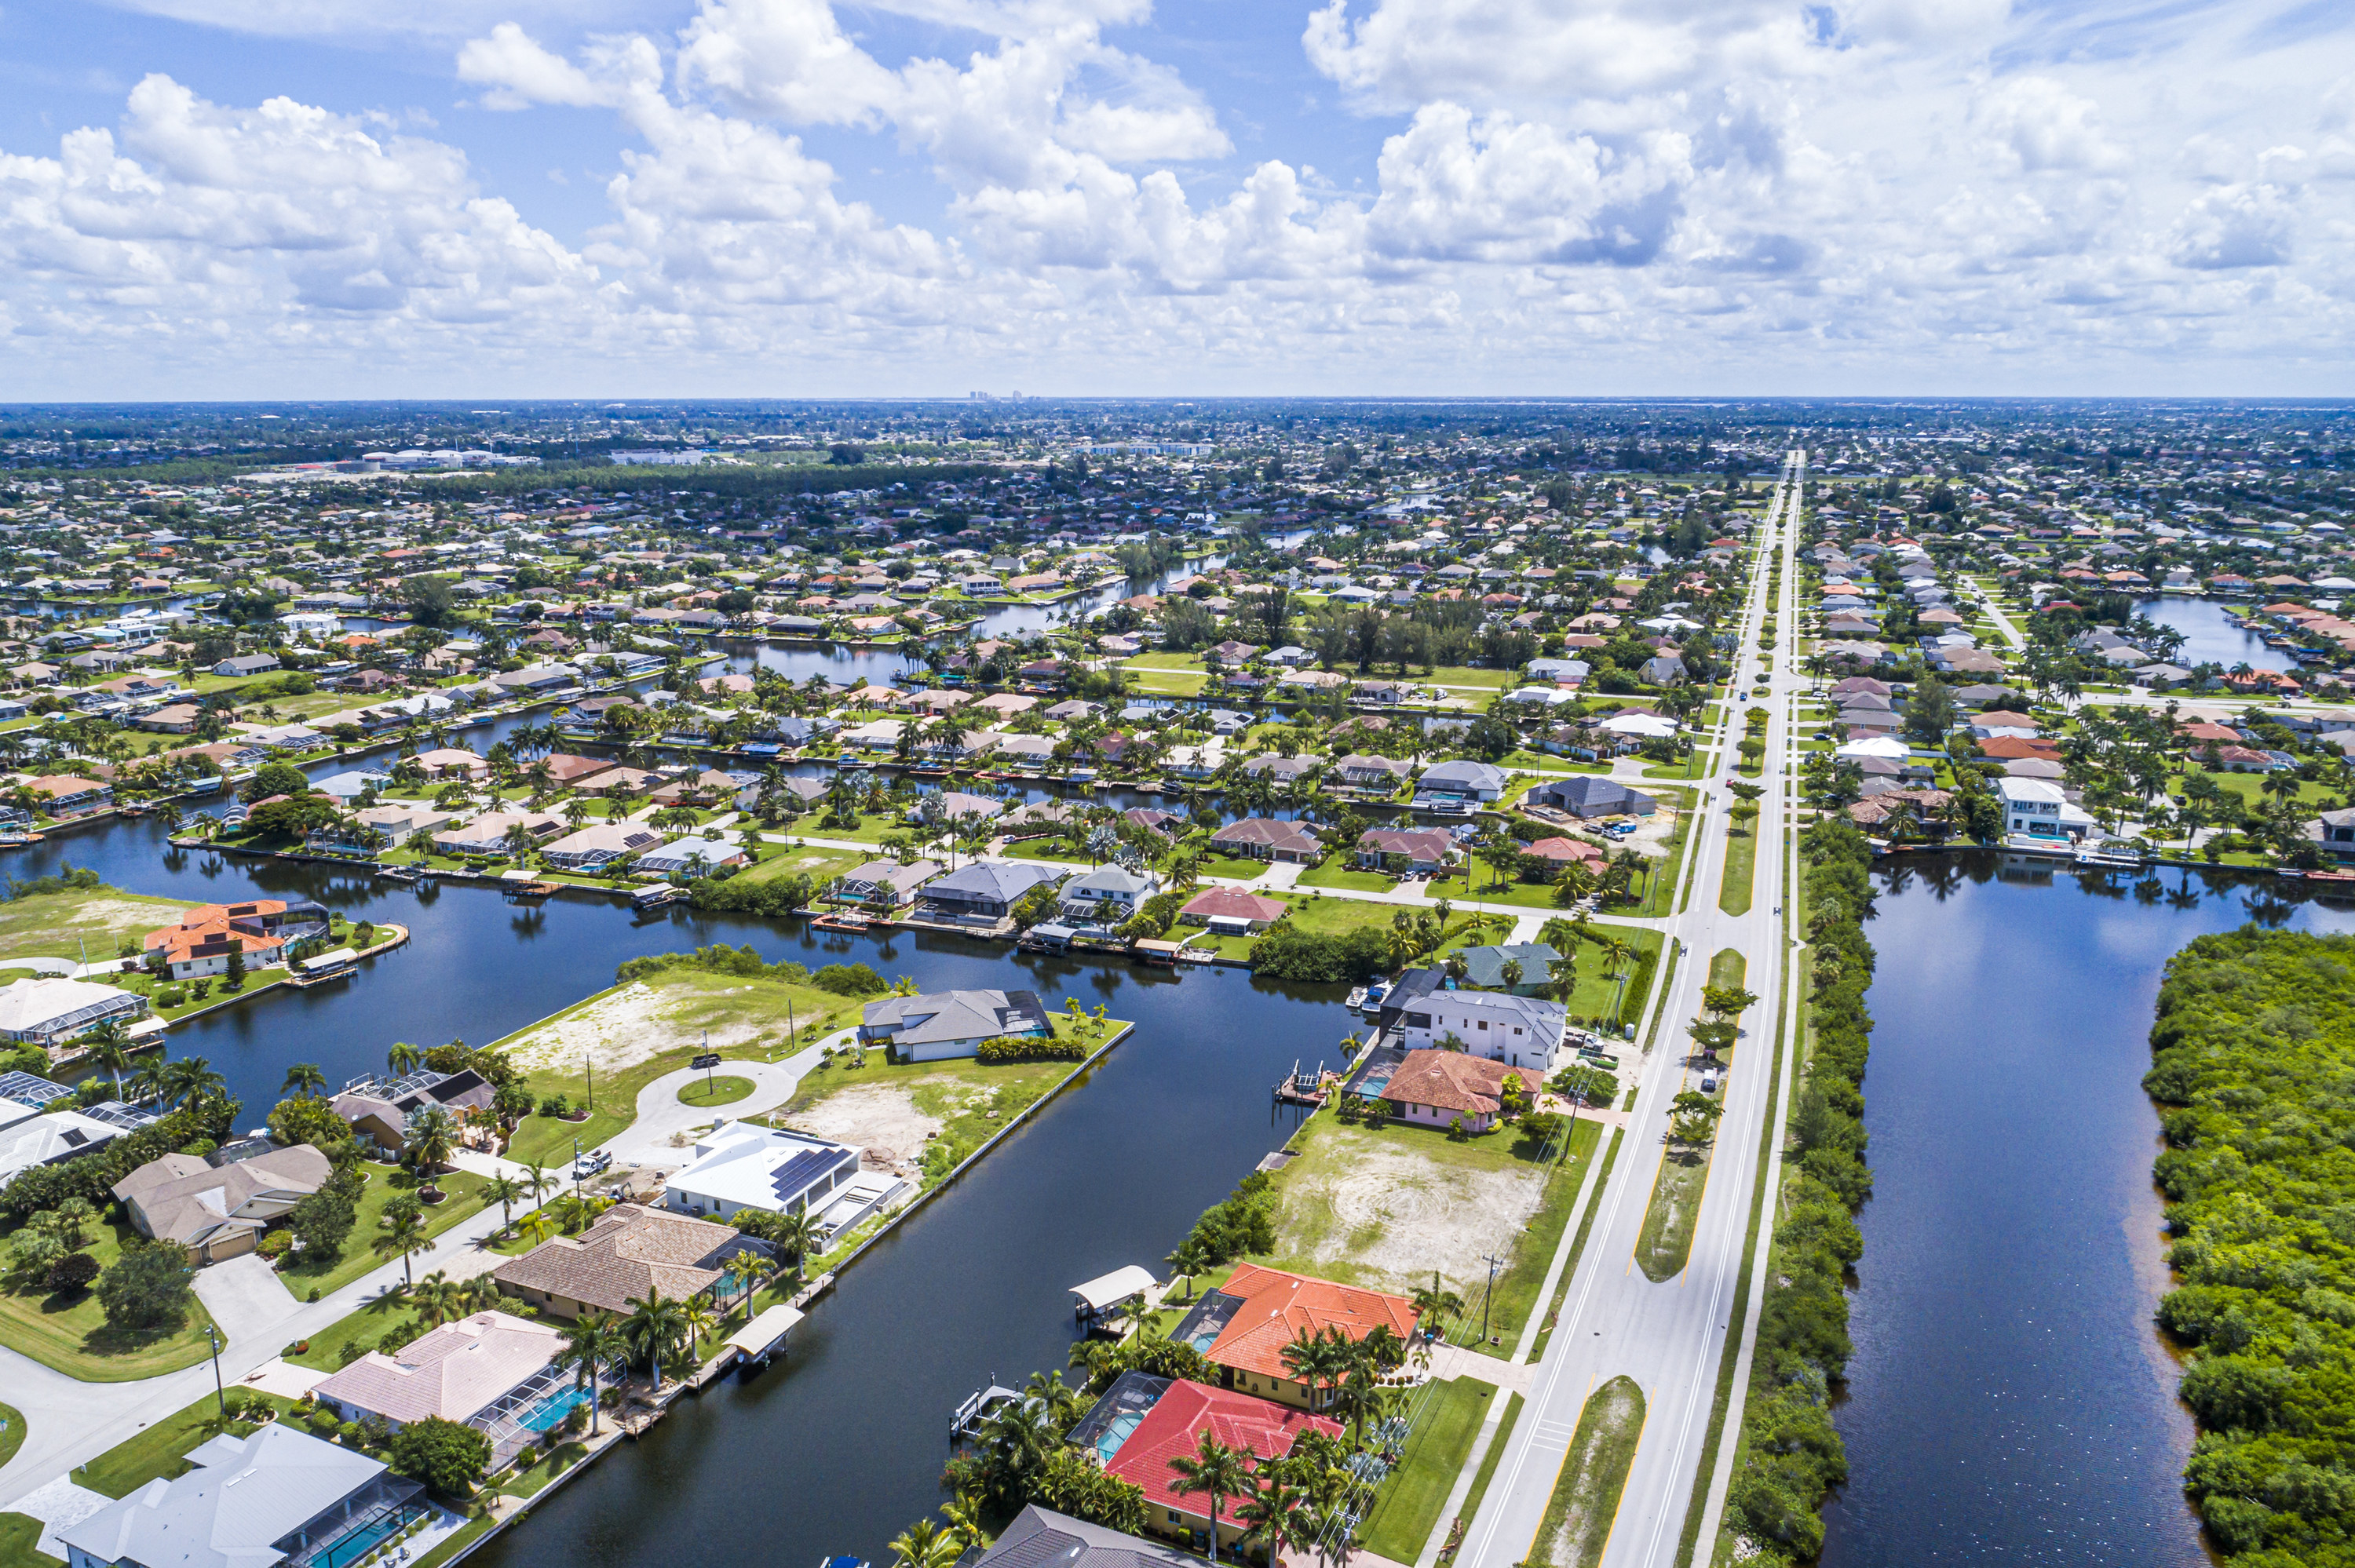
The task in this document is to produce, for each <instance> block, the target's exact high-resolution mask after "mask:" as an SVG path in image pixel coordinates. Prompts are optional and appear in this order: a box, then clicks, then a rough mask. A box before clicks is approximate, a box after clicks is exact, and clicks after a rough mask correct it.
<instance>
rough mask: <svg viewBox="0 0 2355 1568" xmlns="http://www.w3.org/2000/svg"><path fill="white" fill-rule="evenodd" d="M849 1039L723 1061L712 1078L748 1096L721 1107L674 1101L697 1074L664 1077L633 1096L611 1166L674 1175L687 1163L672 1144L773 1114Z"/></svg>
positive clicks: (831, 1038) (845, 1033)
mask: <svg viewBox="0 0 2355 1568" xmlns="http://www.w3.org/2000/svg"><path fill="white" fill-rule="evenodd" d="M852 1033H853V1032H852V1031H850V1030H847V1029H844V1030H838V1031H837V1032H836V1033H833V1034H830V1035H828V1036H826V1038H825V1039H824V1040H821V1041H819V1042H818V1043H817V1044H815V1045H805V1046H804V1047H803V1048H802V1049H801V1050H799V1051H796V1052H795V1053H794V1054H792V1055H790V1056H788V1057H786V1058H785V1059H784V1060H783V1061H782V1062H746V1061H738V1060H734V1059H732V1058H731V1059H728V1060H723V1061H722V1062H721V1063H720V1064H719V1066H717V1067H715V1068H713V1069H712V1075H714V1076H715V1077H719V1076H724V1077H730V1078H750V1079H751V1080H752V1092H751V1094H749V1095H747V1096H745V1097H743V1098H742V1099H741V1100H730V1102H729V1103H728V1104H726V1105H724V1106H698V1105H689V1104H687V1102H686V1101H684V1100H682V1099H680V1098H679V1097H678V1092H679V1090H681V1089H683V1088H685V1087H686V1086H687V1085H689V1084H691V1083H694V1082H696V1081H697V1080H698V1079H700V1078H701V1077H702V1076H703V1074H702V1073H701V1072H700V1071H699V1070H698V1069H695V1068H692V1067H682V1068H680V1069H679V1070H678V1071H677V1072H676V1073H665V1074H664V1075H662V1076H661V1077H659V1078H656V1079H655V1081H654V1082H653V1083H651V1084H648V1085H647V1086H645V1088H643V1089H640V1090H639V1091H638V1119H637V1120H636V1121H634V1122H632V1123H631V1124H630V1126H629V1127H628V1128H625V1129H624V1130H623V1131H622V1132H621V1133H620V1134H618V1135H616V1136H615V1137H614V1139H613V1141H611V1142H610V1143H607V1144H606V1145H605V1146H604V1147H605V1149H606V1150H609V1151H610V1152H611V1153H612V1154H613V1160H614V1162H615V1163H616V1164H621V1165H636V1166H640V1167H651V1168H657V1169H671V1170H676V1169H677V1168H678V1167H679V1166H681V1165H684V1164H686V1163H687V1159H688V1152H687V1146H686V1145H679V1144H674V1143H673V1142H672V1139H675V1138H678V1137H680V1136H682V1135H685V1134H689V1133H692V1132H693V1131H694V1130H695V1129H696V1128H700V1127H709V1126H710V1125H711V1124H712V1123H713V1122H714V1121H717V1120H719V1118H722V1117H726V1118H729V1119H730V1120H731V1121H732V1120H738V1119H741V1118H745V1117H752V1116H758V1115H760V1114H761V1112H762V1111H765V1110H774V1109H775V1108H776V1107H779V1106H781V1105H783V1104H784V1103H785V1102H786V1101H787V1100H789V1099H791V1098H793V1097H794V1090H795V1089H796V1088H799V1087H800V1086H801V1081H802V1075H803V1074H805V1073H807V1072H808V1071H809V1070H810V1069H811V1068H812V1067H815V1066H816V1065H817V1062H818V1054H819V1053H820V1052H822V1051H823V1050H825V1049H826V1046H828V1045H839V1044H843V1043H844V1042H845V1041H847V1040H848V1039H849V1038H850V1036H851V1034H852ZM690 1141H691V1140H690Z"/></svg>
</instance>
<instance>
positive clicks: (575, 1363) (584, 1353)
mask: <svg viewBox="0 0 2355 1568" xmlns="http://www.w3.org/2000/svg"><path fill="white" fill-rule="evenodd" d="M562 1332H563V1334H564V1349H563V1350H561V1351H558V1352H557V1358H556V1364H557V1365H559V1366H564V1367H574V1368H577V1369H579V1372H580V1377H581V1383H584V1384H586V1385H587V1387H588V1389H589V1436H591V1437H594V1436H596V1435H597V1399H598V1392H597V1372H598V1369H599V1368H601V1367H609V1366H612V1365H613V1363H614V1362H616V1361H620V1360H621V1359H622V1358H623V1356H626V1355H628V1354H629V1353H630V1342H629V1340H627V1339H626V1338H624V1337H623V1334H622V1333H621V1331H620V1330H617V1329H616V1328H614V1327H613V1318H612V1316H611V1315H610V1314H608V1313H604V1312H599V1311H596V1310H594V1309H591V1310H590V1311H587V1312H583V1313H581V1316H580V1317H578V1318H576V1319H573V1320H572V1321H571V1322H570V1324H568V1325H566V1326H565V1328H564V1329H563V1330H562Z"/></svg>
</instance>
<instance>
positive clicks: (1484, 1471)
mask: <svg viewBox="0 0 2355 1568" xmlns="http://www.w3.org/2000/svg"><path fill="white" fill-rule="evenodd" d="M1520 1418H1521V1396H1520V1395H1519V1394H1518V1393H1517V1394H1515V1395H1513V1397H1512V1398H1510V1399H1508V1400H1507V1401H1506V1402H1505V1414H1503V1415H1502V1416H1500V1417H1498V1418H1497V1434H1496V1436H1493V1437H1491V1438H1489V1439H1488V1451H1487V1453H1486V1454H1484V1455H1482V1456H1481V1458H1480V1473H1479V1474H1478V1475H1476V1476H1475V1477H1473V1478H1472V1489H1471V1490H1470V1491H1468V1492H1466V1493H1465V1494H1464V1507H1463V1508H1462V1509H1461V1510H1458V1511H1457V1513H1456V1515H1455V1517H1456V1518H1457V1519H1460V1520H1463V1521H1464V1524H1465V1528H1466V1529H1467V1530H1468V1529H1470V1528H1471V1524H1472V1521H1473V1520H1476V1519H1477V1518H1479V1517H1480V1504H1481V1502H1482V1500H1483V1499H1486V1498H1487V1495H1488V1483H1489V1482H1490V1481H1492V1480H1494V1479H1495V1478H1496V1476H1497V1461H1498V1460H1499V1459H1502V1458H1503V1457H1505V1439H1506V1438H1508V1437H1510V1436H1512V1435H1513V1423H1514V1422H1516V1421H1518V1420H1519V1419H1520Z"/></svg>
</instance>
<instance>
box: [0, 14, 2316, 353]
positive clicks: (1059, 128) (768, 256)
mask: <svg viewBox="0 0 2355 1568" xmlns="http://www.w3.org/2000/svg"><path fill="white" fill-rule="evenodd" d="M2350 26H2355V20H2350V8H2349V7H2346V6H2344V5H2321V4H2315V3H2312V0H2299V3H2296V4H2289V5H2248V4H2192V3H2187V0H2153V3H2134V0H2125V3H2114V0H2091V3H2034V0H2022V3H2019V4H2013V3H2011V0H1854V3H1853V4H1851V5H1821V4H1810V5H1782V4H1767V3H1762V0H1688V3H1687V4H1686V5H1681V6H1678V7H1674V8H1667V7H1661V6H1659V5H1657V3H1656V0H1312V3H1310V4H1300V3H1298V0H1295V3H1293V4H1290V5H1286V4H1282V3H1276V4H1269V3H1266V0H1260V3H1250V0H1190V3H1188V4H1183V5H1172V4H1167V3H1166V0H1165V3H1163V4H1158V5H1156V4H1152V3H1151V0H889V3H888V4H885V5H868V6H853V5H839V4H829V3H828V0H688V3H680V4H642V3H638V0H572V3H569V4H559V3H556V0H523V3H521V4H508V5H502V4H498V3H496V0H493V3H490V4H456V3H453V0H408V3H407V4H402V5H384V4H382V3H381V0H377V3H372V4H360V3H358V0H236V3H230V0H118V3H117V4H114V5H105V4H91V3H88V0H84V3H81V4H63V3H59V0H0V334H5V344H6V348H5V353H0V398H9V399H26V398H61V397H75V398H81V397H186V396H239V397H295V396H334V395H370V396H377V395H382V396H474V395H482V396H494V395H500V396H525V395H544V396H570V395H595V394H610V395H658V394H662V395H690V394H709V395H721V394H731V395H783V396H790V395H796V394H808V395H840V394H857V395H878V396H884V395H922V394H950V395H954V394H956V393H961V392H963V391H965V390H968V389H974V388H986V389H990V390H998V391H1004V390H1010V389H1013V388H1015V387H1020V388H1021V389H1023V390H1025V391H1030V392H1038V393H1069V394H1089V393H1104V394H1114V393H1135V394H1186V393H1204V394H1211V393H1284V392H1359V393H1497V394H1505V393H1561V394H1576V393H1595V394H1605V393H1612V394H1617V393H1713V392H1743V393H1773V392H1792V393H1906V392H1924V393H1927V392H1955V393H1987V394H2007V393H2022V394H2030V393H2105V392H2106V393H2137V392H2147V393H2216V394H2269V393H2277V394H2346V393H2349V392H2350V391H2355V386H2350V381H2355V376H2350V373H2349V371H2348V368H2347V367H2348V366H2349V365H2350V363H2355V356H2350V353H2349V350H2350V346H2355V344H2350V342H2349V339H2350V324H2355V323H2350V315H2355V308H2351V307H2355V301H2351V300H2350V296H2355V51H2350V48H2348V45H2349V41H2350V40H2349V37H2348V34H2349V30H2350Z"/></svg>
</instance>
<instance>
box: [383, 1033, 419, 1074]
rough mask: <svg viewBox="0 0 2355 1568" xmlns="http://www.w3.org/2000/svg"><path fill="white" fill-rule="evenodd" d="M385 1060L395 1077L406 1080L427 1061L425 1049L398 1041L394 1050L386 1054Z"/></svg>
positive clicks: (393, 1046) (395, 1042)
mask: <svg viewBox="0 0 2355 1568" xmlns="http://www.w3.org/2000/svg"><path fill="white" fill-rule="evenodd" d="M384 1059H385V1065H388V1066H389V1067H390V1068H391V1069H392V1072H393V1076H395V1077H400V1078H405V1077H407V1076H408V1075H410V1074H411V1073H413V1072H415V1071H416V1070H417V1069H418V1066H419V1065H420V1064H421V1063H422V1062H423V1061H424V1060H425V1049H424V1047H423V1046H421V1045H411V1044H410V1043H409V1042H408V1041H406V1040H396V1041H394V1042H393V1044H392V1049H391V1050H389V1051H388V1052H386V1053H385V1054H384Z"/></svg>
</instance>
